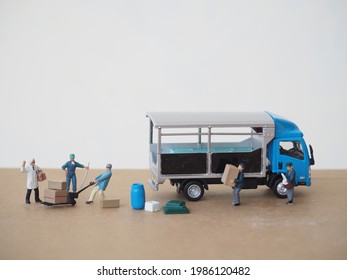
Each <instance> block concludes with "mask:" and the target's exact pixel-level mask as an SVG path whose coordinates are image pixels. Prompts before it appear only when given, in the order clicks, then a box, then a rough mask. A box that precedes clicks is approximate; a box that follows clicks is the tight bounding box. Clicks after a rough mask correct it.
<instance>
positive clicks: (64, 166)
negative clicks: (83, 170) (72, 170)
mask: <svg viewBox="0 0 347 280" xmlns="http://www.w3.org/2000/svg"><path fill="white" fill-rule="evenodd" d="M66 167H67V162H66V163H65V164H64V165H63V166H62V167H61V169H63V170H64V169H65V168H66Z"/></svg>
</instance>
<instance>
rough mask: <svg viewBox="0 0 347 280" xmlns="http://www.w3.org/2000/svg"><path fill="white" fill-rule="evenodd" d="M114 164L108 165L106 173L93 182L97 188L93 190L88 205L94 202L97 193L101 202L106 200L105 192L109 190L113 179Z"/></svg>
mask: <svg viewBox="0 0 347 280" xmlns="http://www.w3.org/2000/svg"><path fill="white" fill-rule="evenodd" d="M111 169H112V164H111V163H108V164H107V165H106V171H105V172H104V173H101V174H100V175H98V176H97V177H96V178H95V180H94V181H93V183H94V184H96V186H95V187H94V188H93V190H92V193H91V194H90V197H89V199H88V200H87V201H86V204H92V203H93V201H94V197H95V195H96V193H97V192H99V196H100V200H103V199H104V198H105V195H104V191H105V190H106V188H107V185H108V183H109V181H110V179H111V177H112V170H111Z"/></svg>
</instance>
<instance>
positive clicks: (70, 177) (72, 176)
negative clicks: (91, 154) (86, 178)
mask: <svg viewBox="0 0 347 280" xmlns="http://www.w3.org/2000/svg"><path fill="white" fill-rule="evenodd" d="M76 168H85V169H87V170H88V169H89V166H84V165H83V164H80V163H78V162H77V161H75V155H74V154H70V160H69V161H67V162H66V163H65V164H64V165H63V166H62V167H61V169H63V170H65V174H66V182H67V186H66V191H67V192H68V191H69V190H70V183H71V181H72V190H73V192H76V190H77V187H76V186H77V180H76V172H75V171H76Z"/></svg>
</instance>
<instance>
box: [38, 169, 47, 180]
mask: <svg viewBox="0 0 347 280" xmlns="http://www.w3.org/2000/svg"><path fill="white" fill-rule="evenodd" d="M46 179H47V177H46V173H45V172H43V171H39V173H37V180H38V181H39V182H43V181H44V180H46Z"/></svg>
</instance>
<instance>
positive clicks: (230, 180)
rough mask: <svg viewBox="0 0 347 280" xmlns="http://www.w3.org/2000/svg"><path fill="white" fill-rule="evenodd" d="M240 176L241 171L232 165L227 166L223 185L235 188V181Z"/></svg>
mask: <svg viewBox="0 0 347 280" xmlns="http://www.w3.org/2000/svg"><path fill="white" fill-rule="evenodd" d="M238 174H239V169H238V168H237V167H235V166H234V165H232V164H227V165H226V166H225V169H224V173H223V176H222V180H221V181H222V183H223V184H224V185H227V186H231V187H234V186H235V183H234V180H235V179H236V178H237V175H238Z"/></svg>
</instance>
